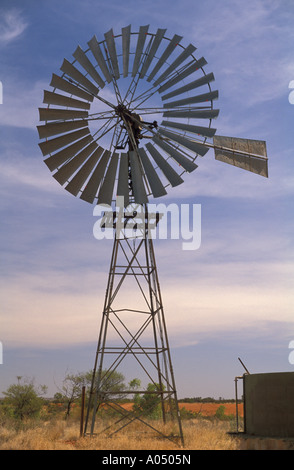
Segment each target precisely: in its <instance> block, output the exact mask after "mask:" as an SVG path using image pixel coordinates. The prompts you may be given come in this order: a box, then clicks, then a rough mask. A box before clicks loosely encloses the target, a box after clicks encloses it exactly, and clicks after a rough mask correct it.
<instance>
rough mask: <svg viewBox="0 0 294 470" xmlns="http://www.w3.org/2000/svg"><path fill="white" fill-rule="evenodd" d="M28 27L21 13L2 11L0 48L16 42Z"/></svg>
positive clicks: (12, 10) (15, 10)
mask: <svg viewBox="0 0 294 470" xmlns="http://www.w3.org/2000/svg"><path fill="white" fill-rule="evenodd" d="M27 27H28V23H27V22H26V21H25V20H24V18H23V16H22V14H21V12H20V11H19V10H17V9H11V10H8V11H4V10H3V9H2V11H1V19H0V47H1V46H2V47H3V45H6V44H8V43H10V42H11V41H14V40H15V39H17V38H18V37H19V36H21V35H22V33H23V32H24V31H25V30H26V28H27Z"/></svg>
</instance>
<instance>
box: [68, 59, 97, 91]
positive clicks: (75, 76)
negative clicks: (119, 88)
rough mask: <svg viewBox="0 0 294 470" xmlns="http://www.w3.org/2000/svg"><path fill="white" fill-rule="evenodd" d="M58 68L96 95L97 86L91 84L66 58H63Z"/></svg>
mask: <svg viewBox="0 0 294 470" xmlns="http://www.w3.org/2000/svg"><path fill="white" fill-rule="evenodd" d="M60 70H61V71H62V72H64V73H65V74H66V75H68V76H69V77H71V78H73V79H74V80H75V81H76V82H77V83H78V84H79V85H82V86H83V87H85V88H86V89H87V90H88V91H90V92H91V93H92V94H93V95H95V96H97V95H98V91H99V90H98V88H96V87H95V85H93V83H92V82H90V80H88V79H87V77H85V75H83V74H82V73H81V72H80V71H79V70H78V69H77V68H76V67H74V65H72V64H71V63H70V62H69V61H68V60H66V59H64V60H63V63H62V66H61V67H60Z"/></svg>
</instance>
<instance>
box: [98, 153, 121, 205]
mask: <svg viewBox="0 0 294 470" xmlns="http://www.w3.org/2000/svg"><path fill="white" fill-rule="evenodd" d="M117 164H118V153H113V154H112V155H111V159H110V162H109V166H108V169H107V172H106V175H105V178H104V181H103V183H102V185H101V188H100V190H99V193H98V201H97V204H108V205H109V206H110V205H111V201H112V198H113V190H114V184H115V176H116V171H117Z"/></svg>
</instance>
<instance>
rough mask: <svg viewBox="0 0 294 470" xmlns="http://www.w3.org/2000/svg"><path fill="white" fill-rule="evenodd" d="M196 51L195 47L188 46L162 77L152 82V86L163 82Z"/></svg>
mask: <svg viewBox="0 0 294 470" xmlns="http://www.w3.org/2000/svg"><path fill="white" fill-rule="evenodd" d="M194 51H196V47H195V46H193V44H189V46H188V47H186V49H184V50H183V52H182V53H181V54H180V55H179V57H177V59H175V60H174V62H173V63H172V64H171V65H170V66H169V67H168V68H167V69H166V70H165V71H164V72H163V74H162V75H160V77H159V78H158V79H157V80H156V81H155V82H154V86H158V85H159V83H161V82H163V81H164V80H165V79H166V78H167V77H168V76H169V75H170V74H171V73H172V72H174V71H175V70H176V68H177V67H178V66H179V65H180V64H181V63H182V62H184V60H186V59H187V58H188V57H189V56H190V55H191V54H193V52H194Z"/></svg>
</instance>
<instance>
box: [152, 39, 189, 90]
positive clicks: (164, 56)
mask: <svg viewBox="0 0 294 470" xmlns="http://www.w3.org/2000/svg"><path fill="white" fill-rule="evenodd" d="M182 39H183V37H182V36H178V35H177V34H175V35H174V37H173V38H172V39H171V41H170V43H169V45H168V46H167V48H166V49H165V51H164V52H163V54H162V55H161V57H160V58H159V59H158V62H157V64H156V65H155V67H154V69H153V70H152V72H151V73H150V75H149V77H148V79H147V81H148V82H151V80H152V79H153V77H154V76H155V75H156V74H157V72H158V71H159V70H160V69H161V67H162V66H163V64H164V63H165V61H166V60H167V59H168V57H169V56H170V55H171V53H172V52H173V51H174V50H175V48H176V47H177V45H178V44H179V43H180V42H181V40H182Z"/></svg>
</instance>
